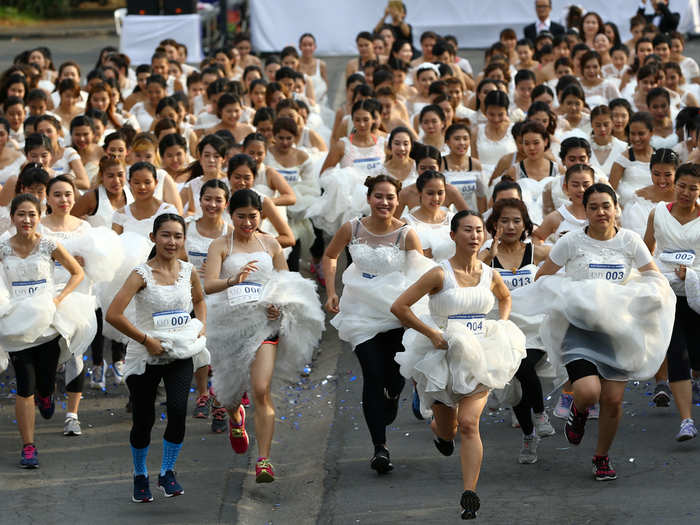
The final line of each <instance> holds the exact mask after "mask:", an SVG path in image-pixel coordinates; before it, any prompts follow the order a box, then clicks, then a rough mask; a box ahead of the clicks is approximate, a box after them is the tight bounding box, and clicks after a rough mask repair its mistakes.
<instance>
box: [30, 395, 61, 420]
mask: <svg viewBox="0 0 700 525" xmlns="http://www.w3.org/2000/svg"><path fill="white" fill-rule="evenodd" d="M34 403H35V404H36V406H38V407H39V413H40V414H41V417H43V418H44V419H51V418H52V417H53V413H54V411H55V410H56V401H54V398H53V395H50V396H46V397H41V396H40V395H38V394H36V395H35V396H34Z"/></svg>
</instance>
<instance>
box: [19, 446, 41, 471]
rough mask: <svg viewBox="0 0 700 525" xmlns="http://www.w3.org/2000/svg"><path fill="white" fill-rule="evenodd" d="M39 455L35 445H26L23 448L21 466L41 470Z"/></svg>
mask: <svg viewBox="0 0 700 525" xmlns="http://www.w3.org/2000/svg"><path fill="white" fill-rule="evenodd" d="M38 455H39V453H38V452H37V451H36V447H35V446H34V445H32V444H31V443H30V444H29V445H24V446H23V447H22V452H21V458H20V460H19V466H20V467H22V468H39V458H38V457H37V456H38Z"/></svg>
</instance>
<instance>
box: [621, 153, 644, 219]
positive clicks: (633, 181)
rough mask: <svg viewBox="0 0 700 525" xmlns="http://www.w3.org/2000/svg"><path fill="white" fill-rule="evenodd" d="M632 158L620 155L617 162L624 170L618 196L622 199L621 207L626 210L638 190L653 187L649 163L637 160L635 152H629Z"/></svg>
mask: <svg viewBox="0 0 700 525" xmlns="http://www.w3.org/2000/svg"><path fill="white" fill-rule="evenodd" d="M627 151H628V153H629V156H630V158H629V159H628V158H626V157H625V156H624V155H620V156H619V157H618V158H617V160H616V161H615V163H616V164H619V165H620V166H622V168H623V169H624V171H623V173H622V178H621V179H620V183H619V184H618V186H617V194H618V195H619V197H620V199H619V200H620V206H621V207H622V208H624V207H625V206H626V205H627V203H628V202H630V201H631V200H632V199H633V198H634V194H635V192H636V191H637V190H639V189H641V188H644V187H645V186H649V185H651V171H650V170H649V163H648V162H642V161H639V160H636V159H635V156H634V150H633V149H632V148H630V149H628V150H627Z"/></svg>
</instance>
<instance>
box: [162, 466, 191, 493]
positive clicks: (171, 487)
mask: <svg viewBox="0 0 700 525" xmlns="http://www.w3.org/2000/svg"><path fill="white" fill-rule="evenodd" d="M158 487H160V490H162V491H163V495H164V496H165V497H166V498H172V497H173V496H179V495H181V494H184V493H185V491H184V490H183V488H182V487H181V486H180V484H179V483H178V482H177V480H176V479H175V473H174V472H173V471H172V470H166V471H165V475H164V476H161V475H160V474H159V475H158Z"/></svg>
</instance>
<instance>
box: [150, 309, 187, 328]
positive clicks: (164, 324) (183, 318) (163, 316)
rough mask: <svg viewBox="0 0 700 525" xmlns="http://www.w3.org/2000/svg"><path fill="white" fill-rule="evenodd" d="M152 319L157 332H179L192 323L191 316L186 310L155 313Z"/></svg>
mask: <svg viewBox="0 0 700 525" xmlns="http://www.w3.org/2000/svg"><path fill="white" fill-rule="evenodd" d="M152 317H153V327H154V328H155V329H156V330H179V329H180V328H184V327H185V326H186V325H187V323H188V322H189V321H190V314H189V313H188V312H185V311H184V310H165V311H163V312H156V313H154V314H153V316H152Z"/></svg>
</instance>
